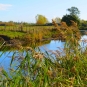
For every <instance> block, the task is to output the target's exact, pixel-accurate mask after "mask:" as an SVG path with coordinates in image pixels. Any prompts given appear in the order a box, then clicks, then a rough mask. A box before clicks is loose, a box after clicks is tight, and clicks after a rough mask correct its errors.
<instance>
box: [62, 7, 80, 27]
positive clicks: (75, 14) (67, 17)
mask: <svg viewBox="0 0 87 87" xmlns="http://www.w3.org/2000/svg"><path fill="white" fill-rule="evenodd" d="M67 10H68V11H69V13H70V14H68V15H67V14H66V15H64V16H63V17H62V20H61V21H64V22H66V24H67V25H68V26H71V24H72V22H71V20H72V21H74V22H75V23H77V25H78V26H79V25H80V19H79V16H78V14H80V11H79V10H78V8H77V7H71V8H69V9H67Z"/></svg>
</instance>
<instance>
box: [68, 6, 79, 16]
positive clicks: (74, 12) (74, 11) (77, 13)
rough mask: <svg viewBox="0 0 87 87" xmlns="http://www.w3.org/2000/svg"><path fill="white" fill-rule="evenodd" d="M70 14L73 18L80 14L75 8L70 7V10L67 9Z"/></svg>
mask: <svg viewBox="0 0 87 87" xmlns="http://www.w3.org/2000/svg"><path fill="white" fill-rule="evenodd" d="M67 10H68V11H69V13H70V15H72V16H73V15H75V16H78V15H79V14H80V11H79V9H78V8H77V7H71V8H68V9H67Z"/></svg>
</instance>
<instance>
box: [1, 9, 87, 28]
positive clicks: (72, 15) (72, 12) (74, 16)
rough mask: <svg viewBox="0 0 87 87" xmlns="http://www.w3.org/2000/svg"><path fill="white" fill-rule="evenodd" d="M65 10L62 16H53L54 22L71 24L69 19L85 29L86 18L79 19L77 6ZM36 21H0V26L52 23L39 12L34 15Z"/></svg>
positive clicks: (86, 24) (86, 25) (86, 26)
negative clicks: (66, 12) (65, 12)
mask: <svg viewBox="0 0 87 87" xmlns="http://www.w3.org/2000/svg"><path fill="white" fill-rule="evenodd" d="M67 11H68V12H69V13H68V14H65V15H63V17H62V18H59V17H56V18H54V21H55V22H56V23H60V22H66V24H67V25H68V26H71V23H72V22H71V20H73V21H74V22H75V23H77V26H78V27H79V28H80V29H87V21H86V20H80V18H79V15H80V11H79V9H78V8H77V7H71V8H68V9H67ZM35 20H36V23H27V22H13V21H9V22H2V21H0V26H14V25H19V24H20V25H24V26H29V25H48V26H50V25H52V22H51V23H50V22H49V20H48V19H47V18H46V17H45V16H44V15H41V14H37V15H36V16H35Z"/></svg>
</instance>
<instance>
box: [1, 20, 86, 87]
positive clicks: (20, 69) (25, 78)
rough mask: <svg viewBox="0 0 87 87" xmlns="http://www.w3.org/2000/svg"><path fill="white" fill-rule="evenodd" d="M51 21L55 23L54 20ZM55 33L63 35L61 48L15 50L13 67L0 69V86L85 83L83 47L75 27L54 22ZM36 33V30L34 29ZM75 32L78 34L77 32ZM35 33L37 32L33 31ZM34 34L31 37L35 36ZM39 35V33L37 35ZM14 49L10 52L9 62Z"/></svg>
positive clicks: (83, 85)
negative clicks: (15, 62) (42, 50)
mask: <svg viewBox="0 0 87 87" xmlns="http://www.w3.org/2000/svg"><path fill="white" fill-rule="evenodd" d="M54 24H56V23H55V22H54ZM56 29H57V31H56V32H59V33H58V35H60V37H61V36H62V38H64V39H65V46H64V49H61V48H59V49H60V50H56V51H55V52H54V51H50V52H51V53H52V54H53V55H55V57H54V56H51V54H49V52H47V51H45V52H44V53H42V52H41V51H40V50H38V51H35V50H34V49H32V48H31V47H27V48H24V50H25V51H26V52H25V53H26V54H25V55H20V54H23V52H24V51H23V50H21V52H19V56H18V58H17V60H18V61H19V62H20V64H19V65H18V66H17V68H16V69H14V68H12V67H10V69H9V72H7V71H5V70H4V69H1V71H0V73H1V74H0V77H1V78H0V86H1V87H12V86H13V87H86V86H87V49H84V51H82V48H81V47H80V45H79V42H78V40H79V38H80V33H79V31H78V27H77V26H76V25H75V23H74V25H73V24H72V26H70V27H68V26H67V25H66V24H65V23H62V25H61V26H56ZM35 34H36V33H35ZM77 34H78V35H77ZM36 36H37V35H36ZM36 36H34V37H36ZM38 36H39V37H40V38H42V34H41V35H38ZM15 56H16V53H14V55H13V56H12V60H11V64H10V66H12V64H13V61H14V59H15V58H16V57H15Z"/></svg>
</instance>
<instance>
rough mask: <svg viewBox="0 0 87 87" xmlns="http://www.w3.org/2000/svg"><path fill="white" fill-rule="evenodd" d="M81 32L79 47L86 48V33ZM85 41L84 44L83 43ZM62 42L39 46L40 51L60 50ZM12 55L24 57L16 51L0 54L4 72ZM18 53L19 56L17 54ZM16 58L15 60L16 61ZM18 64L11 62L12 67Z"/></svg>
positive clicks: (51, 42) (56, 41) (52, 41)
mask: <svg viewBox="0 0 87 87" xmlns="http://www.w3.org/2000/svg"><path fill="white" fill-rule="evenodd" d="M81 32H82V37H81V40H80V41H79V42H80V45H81V47H82V48H84V47H86V46H87V35H86V34H87V33H86V31H81ZM84 40H85V42H84ZM64 43H65V42H64V41H61V40H51V41H50V42H49V43H48V44H44V45H42V46H39V48H40V50H41V51H42V52H44V51H49V50H53V51H55V50H58V49H59V50H62V49H63V48H64ZM14 53H16V55H17V56H16V57H17V58H18V56H19V55H24V54H21V53H22V52H18V51H6V52H4V53H3V52H0V67H3V68H4V69H5V70H6V71H7V70H8V69H9V68H10V62H11V58H12V56H13V55H14ZM18 53H19V54H18ZM17 58H16V59H17ZM18 64H19V62H18V61H17V60H14V62H13V67H14V66H16V65H18Z"/></svg>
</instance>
